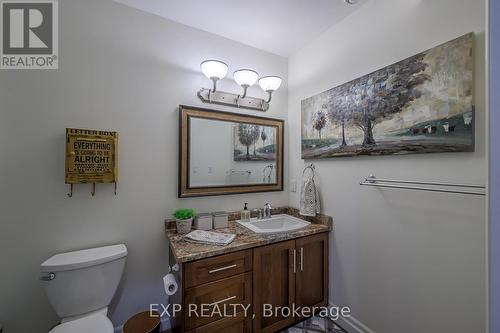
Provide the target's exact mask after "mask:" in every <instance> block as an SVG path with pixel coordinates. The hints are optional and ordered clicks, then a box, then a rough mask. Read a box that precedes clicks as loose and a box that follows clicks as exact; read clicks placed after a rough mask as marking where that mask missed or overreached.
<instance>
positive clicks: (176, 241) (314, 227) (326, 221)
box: [165, 207, 333, 263]
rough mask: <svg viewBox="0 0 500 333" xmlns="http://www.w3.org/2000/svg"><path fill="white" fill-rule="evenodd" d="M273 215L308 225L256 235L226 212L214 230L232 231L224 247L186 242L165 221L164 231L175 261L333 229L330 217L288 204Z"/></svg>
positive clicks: (186, 260)
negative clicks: (231, 238)
mask: <svg viewBox="0 0 500 333" xmlns="http://www.w3.org/2000/svg"><path fill="white" fill-rule="evenodd" d="M273 214H289V215H292V216H297V217H299V218H303V219H305V220H308V221H309V222H311V224H309V225H308V226H306V227H304V228H302V229H299V230H295V231H291V232H285V233H279V234H258V233H255V232H253V231H252V230H250V229H248V228H245V227H244V226H242V225H240V224H238V223H236V221H235V220H234V215H235V214H230V215H229V216H230V221H229V226H228V228H224V229H217V230H214V231H216V232H221V233H231V234H236V238H235V239H234V241H233V242H231V243H230V244H228V245H225V246H219V245H208V244H198V243H193V242H189V241H186V240H185V239H184V236H183V235H181V234H178V233H177V232H176V231H175V228H172V227H173V225H172V221H171V220H167V221H165V226H166V233H167V237H168V240H169V242H170V249H171V251H172V253H173V255H174V257H175V259H176V261H177V262H178V263H182V262H188V261H193V260H197V259H202V258H208V257H213V256H216V255H220V254H224V253H230V252H235V251H239V250H244V249H249V248H253V247H257V246H262V245H266V244H271V243H276V242H281V241H285V240H290V239H295V238H299V237H304V236H308V235H313V234H317V233H321V232H328V231H330V230H332V229H333V223H332V219H331V217H329V216H326V215H318V216H316V217H313V218H311V217H307V218H305V217H303V216H298V210H297V209H295V208H290V207H282V208H278V209H275V210H273Z"/></svg>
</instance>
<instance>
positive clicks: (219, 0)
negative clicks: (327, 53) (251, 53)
mask: <svg viewBox="0 0 500 333" xmlns="http://www.w3.org/2000/svg"><path fill="white" fill-rule="evenodd" d="M115 1H117V2H119V3H122V4H125V5H127V6H130V7H133V8H136V9H139V10H142V11H145V12H148V13H151V14H156V15H159V16H161V17H164V18H166V19H169V20H172V21H175V22H178V23H182V24H185V25H188V26H191V27H194V28H197V29H201V30H204V31H208V32H210V33H213V34H216V35H220V36H223V37H226V38H229V39H232V40H235V41H238V42H241V43H244V44H247V45H250V46H253V47H256V48H259V49H262V50H265V51H268V52H271V53H275V54H278V55H281V56H284V57H288V56H290V55H291V54H293V53H294V52H295V51H297V50H298V49H300V48H301V47H302V46H303V45H304V44H306V43H307V42H308V41H310V40H311V39H313V38H314V37H316V36H318V35H319V34H320V33H322V32H323V31H325V30H326V29H328V28H329V27H331V26H333V25H334V24H336V23H337V22H339V21H340V20H342V19H343V18H344V17H346V16H347V15H349V14H350V13H352V12H353V11H355V10H356V9H358V8H359V7H360V6H361V5H362V4H363V3H365V2H366V1H368V0H360V1H359V3H358V4H356V5H348V4H346V3H345V2H344V0H209V1H202V0H115Z"/></svg>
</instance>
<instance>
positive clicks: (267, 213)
mask: <svg viewBox="0 0 500 333" xmlns="http://www.w3.org/2000/svg"><path fill="white" fill-rule="evenodd" d="M272 209H273V206H271V204H270V203H269V202H267V203H266V204H265V205H264V217H271V210H272Z"/></svg>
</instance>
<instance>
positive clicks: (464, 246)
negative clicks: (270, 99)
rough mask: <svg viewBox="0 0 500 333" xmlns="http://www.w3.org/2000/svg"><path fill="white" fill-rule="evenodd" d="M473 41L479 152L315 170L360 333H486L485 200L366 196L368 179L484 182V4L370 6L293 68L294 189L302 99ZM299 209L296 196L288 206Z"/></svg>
mask: <svg viewBox="0 0 500 333" xmlns="http://www.w3.org/2000/svg"><path fill="white" fill-rule="evenodd" d="M470 31H474V32H475V33H476V64H475V71H476V77H475V105H476V152H474V153H445V154H426V155H408V156H381V157H370V156H366V157H352V158H336V159H330V160H314V161H313V162H314V163H315V164H316V170H317V172H318V174H319V179H320V184H321V191H322V195H323V201H324V207H325V208H324V211H325V212H326V213H327V214H329V215H332V216H333V219H334V223H335V231H334V233H333V235H332V236H331V237H332V239H331V240H332V243H331V244H332V246H331V249H330V254H331V265H333V266H330V267H333V269H332V271H331V273H330V282H331V283H330V286H331V290H330V300H331V301H332V302H334V303H336V304H339V305H349V306H351V307H352V313H353V315H354V317H355V319H356V320H358V321H359V322H361V323H362V324H363V325H364V327H363V325H360V323H359V322H358V323H357V326H358V327H359V328H360V329H361V332H371V331H370V329H371V330H372V331H374V332H377V333H401V332H405V333H417V332H418V333H420V332H427V333H442V332H454V333H466V332H484V331H485V297H484V294H485V283H484V280H485V250H484V247H485V246H484V244H485V213H484V211H485V199H484V198H483V197H473V196H462V195H453V194H442V193H427V192H416V191H402V190H389V189H387V190H377V189H374V188H366V187H361V186H359V185H358V184H359V182H360V181H361V180H362V179H363V178H364V177H366V176H368V175H369V174H371V173H373V174H375V175H377V176H379V177H386V178H401V179H420V180H425V179H427V180H441V181H451V182H464V183H480V184H484V183H485V182H486V172H485V170H486V153H485V134H484V133H485V76H484V72H485V64H484V56H485V55H484V46H485V41H484V39H485V36H484V35H485V33H484V31H485V4H484V1H478V0H439V1H431V0H406V1H401V0H376V1H375V0H373V1H369V2H368V3H367V4H365V5H363V6H362V7H361V8H360V9H359V10H358V11H356V12H355V13H353V14H351V15H350V16H349V17H347V18H346V19H344V20H343V21H342V22H340V23H339V24H338V25H336V26H334V27H332V28H331V29H329V30H328V31H326V32H325V33H323V34H322V35H320V36H319V37H318V38H316V39H315V40H313V41H311V42H310V43H309V44H307V45H306V46H305V47H303V48H302V49H301V50H300V51H299V52H298V53H296V54H295V55H293V56H292V57H291V58H290V59H289V92H288V94H289V99H288V104H289V118H288V119H289V122H288V124H289V127H290V160H289V165H290V179H293V178H297V179H298V178H299V177H300V173H301V170H302V168H303V167H304V165H305V162H304V161H303V160H301V158H300V101H301V100H302V99H304V98H307V97H310V96H312V95H315V94H317V93H320V92H322V91H325V90H327V89H329V88H332V87H335V86H337V85H339V84H342V83H344V82H347V81H349V80H351V79H354V78H357V77H359V76H362V75H364V74H367V73H370V72H372V71H374V70H376V69H379V68H382V67H384V66H386V65H389V64H391V63H394V62H396V61H399V60H401V59H404V58H406V57H408V56H411V55H414V54H416V53H418V52H420V51H424V50H426V49H429V48H431V47H434V46H436V45H438V44H441V43H443V42H446V41H448V40H451V39H453V38H455V37H458V36H461V35H463V34H465V33H467V32H470ZM306 162H309V161H306ZM298 202H299V196H298V193H291V194H290V204H291V205H297V204H298ZM354 323H356V322H354ZM353 332H354V331H353Z"/></svg>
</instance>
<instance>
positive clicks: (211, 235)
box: [184, 230, 236, 246]
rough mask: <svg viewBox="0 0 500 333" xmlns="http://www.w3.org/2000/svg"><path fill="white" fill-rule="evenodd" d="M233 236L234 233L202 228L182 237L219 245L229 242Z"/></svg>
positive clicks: (196, 241)
mask: <svg viewBox="0 0 500 333" xmlns="http://www.w3.org/2000/svg"><path fill="white" fill-rule="evenodd" d="M235 237H236V235H234V234H223V233H220V232H213V231H204V230H194V231H191V232H190V233H189V234H187V235H186V236H184V238H185V239H186V240H187V241H190V242H194V243H202V244H210V245H221V246H222V245H228V244H230V243H231V242H232V241H233V240H234V238H235Z"/></svg>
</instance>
